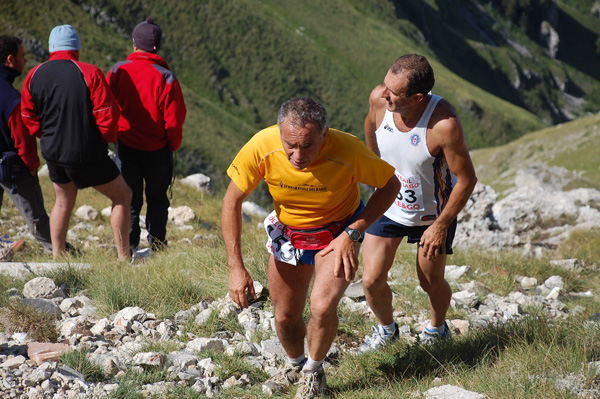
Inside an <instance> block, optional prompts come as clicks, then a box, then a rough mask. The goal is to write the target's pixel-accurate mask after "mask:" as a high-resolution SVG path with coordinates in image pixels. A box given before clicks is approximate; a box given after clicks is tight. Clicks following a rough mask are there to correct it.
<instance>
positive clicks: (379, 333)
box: [358, 322, 400, 353]
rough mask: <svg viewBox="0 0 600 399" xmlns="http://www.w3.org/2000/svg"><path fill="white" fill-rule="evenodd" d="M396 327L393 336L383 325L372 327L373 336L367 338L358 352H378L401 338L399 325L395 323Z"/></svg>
mask: <svg viewBox="0 0 600 399" xmlns="http://www.w3.org/2000/svg"><path fill="white" fill-rule="evenodd" d="M394 326H395V327H396V331H395V332H394V333H393V334H389V333H386V332H385V330H384V329H383V326H382V325H381V324H378V325H377V327H375V326H373V327H371V329H372V330H373V334H372V335H371V336H370V337H369V336H368V335H367V336H365V340H364V341H363V343H362V344H361V345H360V346H359V347H358V352H359V353H365V352H369V351H372V350H376V349H379V348H382V347H384V346H386V345H387V344H389V343H390V342H392V341H394V340H396V339H398V338H399V336H400V331H399V329H398V323H396V322H394Z"/></svg>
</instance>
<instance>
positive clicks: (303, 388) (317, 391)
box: [294, 366, 327, 399]
mask: <svg viewBox="0 0 600 399" xmlns="http://www.w3.org/2000/svg"><path fill="white" fill-rule="evenodd" d="M300 374H301V376H300V382H299V384H298V390H297V391H296V396H294V399H317V398H322V397H323V396H324V395H325V386H326V385H327V379H326V378H325V370H323V366H321V367H319V369H318V370H317V371H315V372H314V373H309V372H305V371H302V372H301V373H300Z"/></svg>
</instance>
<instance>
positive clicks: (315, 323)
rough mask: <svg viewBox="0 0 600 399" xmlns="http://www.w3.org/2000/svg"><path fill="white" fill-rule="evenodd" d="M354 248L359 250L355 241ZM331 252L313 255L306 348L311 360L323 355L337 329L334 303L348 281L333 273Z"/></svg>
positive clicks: (332, 255)
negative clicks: (313, 264) (313, 268)
mask: <svg viewBox="0 0 600 399" xmlns="http://www.w3.org/2000/svg"><path fill="white" fill-rule="evenodd" d="M356 245H357V248H356V252H357V253H358V252H359V249H360V248H358V246H359V245H360V244H356ZM333 268H334V253H333V252H331V253H329V254H328V255H326V256H324V257H320V256H315V281H314V282H313V288H312V292H311V293H310V320H309V322H308V334H307V335H308V351H309V353H310V357H311V358H312V359H313V360H317V361H318V360H322V359H324V358H325V356H326V355H327V352H328V351H329V348H330V347H331V344H332V343H333V340H334V338H335V336H336V334H337V331H338V324H339V319H338V314H337V306H338V303H339V301H340V299H341V298H342V295H344V291H345V290H346V288H347V287H348V285H349V284H350V282H349V281H346V279H344V278H343V276H342V277H341V278H340V277H335V276H334V275H333Z"/></svg>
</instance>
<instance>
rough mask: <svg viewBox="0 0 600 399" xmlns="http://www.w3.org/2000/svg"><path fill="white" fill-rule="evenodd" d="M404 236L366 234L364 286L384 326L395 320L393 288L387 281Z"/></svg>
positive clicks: (367, 296)
mask: <svg viewBox="0 0 600 399" xmlns="http://www.w3.org/2000/svg"><path fill="white" fill-rule="evenodd" d="M401 242H402V237H393V238H388V237H378V236H374V235H371V234H365V242H364V243H363V245H364V248H363V251H362V254H363V268H364V269H363V277H362V280H363V288H364V290H365V297H366V298H367V303H368V304H369V306H370V307H371V310H372V311H373V313H375V317H377V321H378V322H379V324H381V325H382V326H385V325H388V324H391V323H392V322H393V321H394V308H393V306H392V290H391V289H390V286H389V285H388V283H387V276H388V272H389V271H390V269H391V267H392V265H393V263H394V257H395V255H396V250H397V249H398V246H399V245H400V243H401Z"/></svg>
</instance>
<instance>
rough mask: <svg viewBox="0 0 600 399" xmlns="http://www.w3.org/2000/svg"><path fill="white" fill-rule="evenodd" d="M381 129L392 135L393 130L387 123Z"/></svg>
mask: <svg viewBox="0 0 600 399" xmlns="http://www.w3.org/2000/svg"><path fill="white" fill-rule="evenodd" d="M383 128H384V129H385V130H387V131H389V132H392V133H394V129H393V128H392V127H391V126H390V125H388V124H387V123H386V124H385V126H384V127H383Z"/></svg>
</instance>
